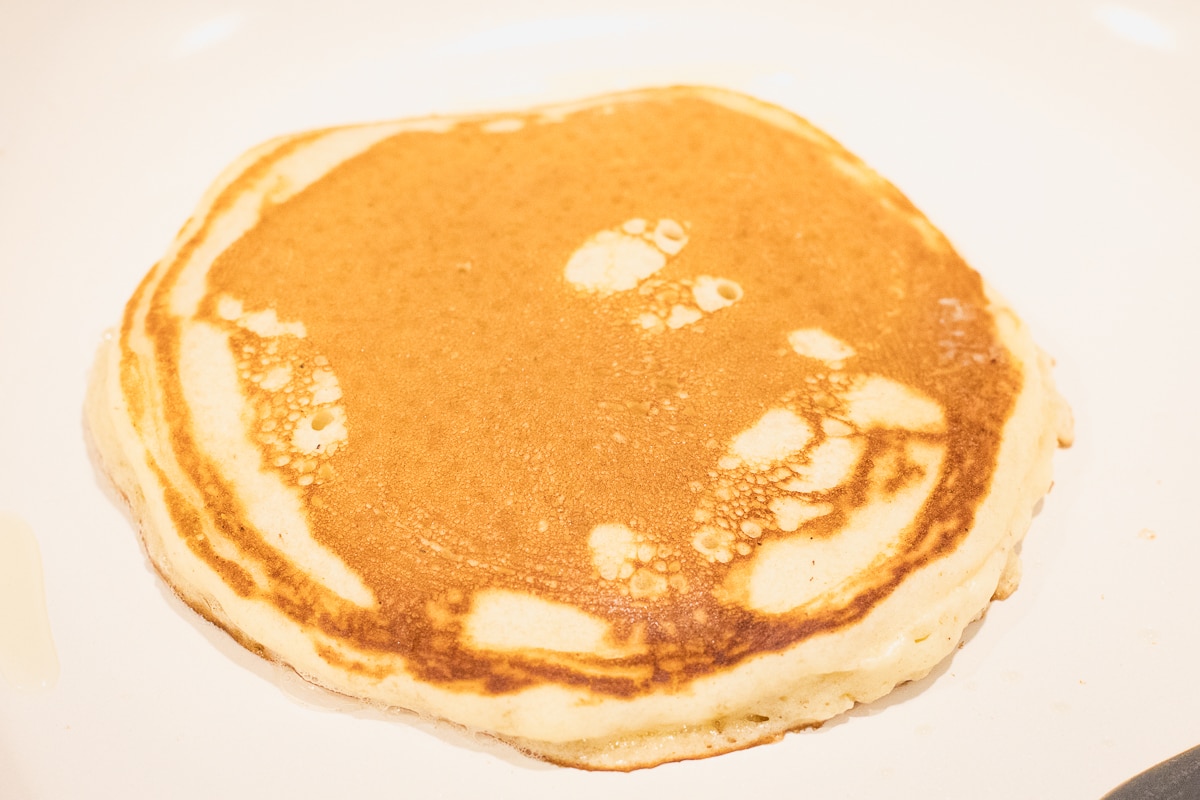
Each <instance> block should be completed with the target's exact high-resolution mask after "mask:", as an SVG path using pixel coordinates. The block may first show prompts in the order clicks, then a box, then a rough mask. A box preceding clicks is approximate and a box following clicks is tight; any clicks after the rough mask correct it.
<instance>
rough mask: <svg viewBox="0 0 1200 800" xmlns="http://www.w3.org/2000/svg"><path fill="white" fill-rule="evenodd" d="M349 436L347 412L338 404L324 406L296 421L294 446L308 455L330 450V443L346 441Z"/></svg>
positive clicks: (293, 433)
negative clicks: (328, 406) (329, 406)
mask: <svg viewBox="0 0 1200 800" xmlns="http://www.w3.org/2000/svg"><path fill="white" fill-rule="evenodd" d="M347 436H348V434H347V432H346V412H344V411H343V410H342V409H341V408H340V407H338V406H333V407H331V408H322V409H320V410H318V411H315V412H313V413H312V414H309V415H308V416H307V417H305V418H303V419H301V420H300V421H298V422H297V423H296V429H295V430H294V431H293V432H292V448H293V449H294V450H296V451H298V452H300V453H304V454H307V455H314V454H317V453H321V452H322V451H325V452H328V451H329V447H330V445H332V444H334V443H337V444H341V443H342V442H345V441H346V439H347Z"/></svg>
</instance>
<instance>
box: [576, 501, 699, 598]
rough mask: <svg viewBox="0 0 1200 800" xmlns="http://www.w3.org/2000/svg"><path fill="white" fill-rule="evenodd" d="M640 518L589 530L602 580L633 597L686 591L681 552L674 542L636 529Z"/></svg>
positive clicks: (654, 596)
mask: <svg viewBox="0 0 1200 800" xmlns="http://www.w3.org/2000/svg"><path fill="white" fill-rule="evenodd" d="M640 527H642V525H641V521H640V520H636V519H634V520H629V524H628V525H627V526H626V525H603V526H598V527H597V528H596V529H594V530H593V531H592V535H591V538H590V542H589V543H590V546H591V548H592V552H593V561H594V563H595V565H596V568H597V572H599V575H600V578H601V580H602V581H604V582H606V583H608V584H611V585H614V586H615V587H616V589H617V591H619V592H620V593H621V594H623V595H625V596H627V597H632V598H634V599H636V600H643V599H654V598H657V597H661V596H663V595H665V594H667V593H668V592H669V591H672V590H673V591H676V592H680V593H683V592H686V591H687V587H688V582H687V576H686V575H685V574H684V572H683V559H682V555H683V554H682V552H681V551H680V548H679V547H678V546H677V545H674V544H670V543H667V542H662V541H659V538H658V537H657V536H655V535H654V534H651V533H647V532H644V531H639V530H637V528H640Z"/></svg>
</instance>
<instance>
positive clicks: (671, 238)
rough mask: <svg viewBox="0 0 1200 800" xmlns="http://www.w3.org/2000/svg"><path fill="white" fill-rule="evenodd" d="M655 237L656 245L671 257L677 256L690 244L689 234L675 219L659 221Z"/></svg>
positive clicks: (655, 229)
mask: <svg viewBox="0 0 1200 800" xmlns="http://www.w3.org/2000/svg"><path fill="white" fill-rule="evenodd" d="M653 236H654V244H655V245H656V246H657V247H658V249H659V250H661V251H663V252H664V253H666V254H667V255H669V256H673V255H676V254H677V253H678V252H679V251H680V250H682V249H683V246H684V245H685V244H687V242H688V235H687V232H686V231H684V229H683V226H682V225H680V224H679V223H678V222H676V221H675V220H673V219H664V220H659V223H658V225H656V226H655V228H654V234H653Z"/></svg>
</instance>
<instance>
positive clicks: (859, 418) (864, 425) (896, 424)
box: [843, 375, 946, 433]
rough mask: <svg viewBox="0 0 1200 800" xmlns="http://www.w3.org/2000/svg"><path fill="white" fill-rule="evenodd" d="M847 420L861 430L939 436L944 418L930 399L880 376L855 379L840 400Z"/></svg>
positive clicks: (938, 406) (943, 425) (940, 408)
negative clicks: (843, 405)
mask: <svg viewBox="0 0 1200 800" xmlns="http://www.w3.org/2000/svg"><path fill="white" fill-rule="evenodd" d="M843 399H844V401H845V404H846V419H847V420H848V421H849V422H851V423H853V424H854V425H857V426H858V428H859V429H860V430H867V429H869V428H902V429H905V430H910V431H915V432H918V433H942V432H944V431H945V429H946V415H945V412H944V411H943V410H942V407H941V406H940V405H939V404H938V403H937V402H936V401H935V400H933V399H932V398H930V397H928V396H926V395H924V394H922V393H921V392H918V391H917V390H916V389H913V388H911V387H909V386H905V385H904V384H903V383H899V382H897V381H894V380H892V379H891V378H885V377H883V376H882V375H866V376H863V377H859V378H856V379H855V380H854V383H853V384H852V385H851V386H850V389H849V390H848V391H847V392H846V394H845V395H844V397H843Z"/></svg>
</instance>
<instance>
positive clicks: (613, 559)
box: [588, 524, 638, 581]
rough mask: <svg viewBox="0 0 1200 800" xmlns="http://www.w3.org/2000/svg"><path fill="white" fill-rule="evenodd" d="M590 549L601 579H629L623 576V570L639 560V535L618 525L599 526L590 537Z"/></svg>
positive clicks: (593, 563) (593, 562)
mask: <svg viewBox="0 0 1200 800" xmlns="http://www.w3.org/2000/svg"><path fill="white" fill-rule="evenodd" d="M588 547H589V548H591V551H592V565H593V566H594V567H595V568H596V572H598V573H599V574H600V577H601V578H603V579H604V580H606V581H615V580H618V579H619V578H622V577H625V578H627V577H629V575H622V568H623V567H626V566H628V565H631V564H632V563H633V562H634V561H636V560H637V554H638V548H637V534H635V533H634V532H633V531H632V530H630V529H629V528H626V527H625V526H624V525H618V524H610V525H597V526H596V527H595V528H593V529H592V532H591V535H589V536H588ZM630 574H632V570H631V571H630Z"/></svg>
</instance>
